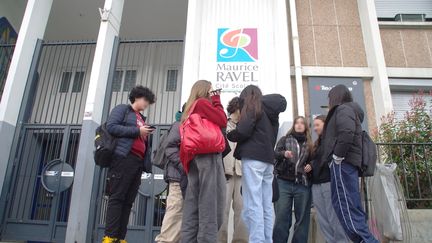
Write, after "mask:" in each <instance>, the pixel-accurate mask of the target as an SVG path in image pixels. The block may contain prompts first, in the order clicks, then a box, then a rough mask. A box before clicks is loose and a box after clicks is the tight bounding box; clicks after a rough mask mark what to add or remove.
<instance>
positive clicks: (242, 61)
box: [181, 0, 293, 124]
mask: <svg viewBox="0 0 432 243" xmlns="http://www.w3.org/2000/svg"><path fill="white" fill-rule="evenodd" d="M286 9H287V7H286V1H284V0H248V1H232V0H218V1H211V0H200V1H197V0H190V1H189V3H188V17H187V18H188V23H187V28H186V41H185V56H184V67H183V79H182V80H183V83H182V97H181V100H182V102H185V101H186V99H187V98H188V96H189V93H190V90H191V87H192V85H193V84H194V83H195V82H196V81H197V80H200V79H205V80H209V81H211V82H212V84H213V88H215V89H218V88H221V89H222V95H221V100H222V104H223V105H224V107H226V105H227V104H228V101H229V100H230V99H231V98H233V97H234V96H238V95H240V92H241V91H242V90H243V89H244V88H245V87H246V86H248V85H251V84H253V85H257V86H258V87H260V89H261V90H262V91H263V93H264V94H269V93H280V94H281V95H283V96H285V98H286V99H287V101H288V102H291V101H292V91H291V76H290V64H289V57H290V55H289V48H288V47H289V45H287V43H289V40H288V26H287V25H288V18H287V13H286ZM292 115H293V108H292V104H291V103H289V104H288V107H287V110H286V112H284V113H282V114H281V115H280V121H281V124H282V123H283V122H288V123H290V122H291V121H292Z"/></svg>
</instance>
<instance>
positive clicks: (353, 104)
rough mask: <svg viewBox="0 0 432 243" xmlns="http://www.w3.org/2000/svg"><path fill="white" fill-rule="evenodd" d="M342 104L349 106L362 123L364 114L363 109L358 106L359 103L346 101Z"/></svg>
mask: <svg viewBox="0 0 432 243" xmlns="http://www.w3.org/2000/svg"><path fill="white" fill-rule="evenodd" d="M344 105H347V106H349V107H351V108H352V109H353V110H354V112H355V113H356V114H357V116H358V118H359V119H360V122H361V123H362V122H363V120H364V118H365V114H364V111H363V109H362V108H361V107H360V105H359V104H358V103H356V102H348V103H345V104H344Z"/></svg>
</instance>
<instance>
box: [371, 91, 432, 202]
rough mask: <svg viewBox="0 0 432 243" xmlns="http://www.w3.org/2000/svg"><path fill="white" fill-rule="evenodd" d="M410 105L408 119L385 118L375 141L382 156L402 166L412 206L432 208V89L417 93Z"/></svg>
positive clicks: (403, 182)
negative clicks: (428, 91)
mask: <svg viewBox="0 0 432 243" xmlns="http://www.w3.org/2000/svg"><path fill="white" fill-rule="evenodd" d="M428 100H430V101H431V102H430V104H431V105H428V102H427V101H428ZM409 105H410V110H409V111H408V112H406V114H405V115H404V119H397V118H396V116H395V113H394V112H392V113H390V114H388V115H386V116H384V117H382V119H381V125H380V126H379V128H378V129H377V131H376V134H375V140H376V141H378V142H379V143H380V145H379V153H380V159H381V160H383V161H384V162H386V163H396V164H397V165H398V175H399V177H400V181H401V183H402V186H403V188H404V192H405V196H406V199H407V206H408V208H432V175H431V174H432V119H431V117H432V91H431V92H430V93H425V92H423V91H419V92H418V93H416V94H414V95H413V97H412V98H411V100H410V101H409Z"/></svg>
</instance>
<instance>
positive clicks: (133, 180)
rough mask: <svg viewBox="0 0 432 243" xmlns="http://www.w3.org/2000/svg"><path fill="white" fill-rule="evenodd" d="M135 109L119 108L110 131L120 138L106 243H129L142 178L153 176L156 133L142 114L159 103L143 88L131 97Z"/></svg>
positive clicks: (111, 170)
mask: <svg viewBox="0 0 432 243" xmlns="http://www.w3.org/2000/svg"><path fill="white" fill-rule="evenodd" d="M129 101H130V102H131V105H126V104H122V105H118V106H116V107H114V109H113V110H112V111H111V114H110V116H109V117H108V121H107V125H106V126H107V130H108V132H109V133H110V134H112V135H113V136H115V137H117V145H116V148H115V150H114V158H113V162H112V164H111V165H110V167H109V169H108V175H107V177H108V184H107V188H108V190H107V191H108V194H109V199H108V208H107V216H106V223H105V237H104V238H103V242H104V243H114V242H122V243H125V242H126V241H125V237H126V232H127V224H128V222H129V214H130V211H131V208H132V204H133V202H134V201H135V197H136V195H137V193H138V188H139V186H140V184H141V174H142V172H143V170H144V171H146V172H151V161H149V155H150V147H149V144H148V135H149V134H151V133H152V132H153V129H151V128H150V127H149V126H148V125H146V124H145V120H146V118H145V117H144V116H143V115H142V114H141V112H143V111H144V110H146V109H147V108H148V106H149V105H150V104H153V103H154V102H155V95H154V94H153V92H152V91H151V90H150V89H148V88H146V87H143V86H137V87H135V88H133V89H132V90H131V92H130V94H129Z"/></svg>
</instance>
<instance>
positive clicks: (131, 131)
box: [107, 105, 140, 138]
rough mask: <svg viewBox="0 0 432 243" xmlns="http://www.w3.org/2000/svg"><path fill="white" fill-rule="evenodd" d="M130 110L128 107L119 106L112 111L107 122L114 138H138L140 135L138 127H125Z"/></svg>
mask: <svg viewBox="0 0 432 243" xmlns="http://www.w3.org/2000/svg"><path fill="white" fill-rule="evenodd" d="M128 109H129V107H128V106H127V105H118V106H116V107H114V109H113V110H112V111H111V114H110V115H109V117H108V120H107V129H108V132H109V133H110V134H112V135H113V136H116V137H126V138H137V137H138V136H139V135H140V130H139V128H138V127H137V126H125V124H124V119H125V115H126V113H127V111H128ZM130 112H133V111H130Z"/></svg>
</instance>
